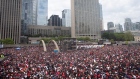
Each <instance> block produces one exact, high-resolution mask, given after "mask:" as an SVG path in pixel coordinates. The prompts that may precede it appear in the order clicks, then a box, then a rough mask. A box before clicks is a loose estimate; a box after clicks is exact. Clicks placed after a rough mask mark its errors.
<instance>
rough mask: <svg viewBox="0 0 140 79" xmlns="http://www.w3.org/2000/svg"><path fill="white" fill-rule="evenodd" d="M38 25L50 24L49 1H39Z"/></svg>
mask: <svg viewBox="0 0 140 79" xmlns="http://www.w3.org/2000/svg"><path fill="white" fill-rule="evenodd" d="M37 14H38V16H37V25H47V23H48V0H38V11H37Z"/></svg>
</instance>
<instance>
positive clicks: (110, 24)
mask: <svg viewBox="0 0 140 79" xmlns="http://www.w3.org/2000/svg"><path fill="white" fill-rule="evenodd" d="M112 27H114V23H113V22H108V23H107V28H108V30H110V28H112Z"/></svg>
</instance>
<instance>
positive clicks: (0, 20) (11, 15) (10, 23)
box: [0, 0, 22, 43]
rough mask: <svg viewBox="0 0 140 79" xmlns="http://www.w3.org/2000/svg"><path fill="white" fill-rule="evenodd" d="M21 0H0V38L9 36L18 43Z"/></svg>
mask: <svg viewBox="0 0 140 79" xmlns="http://www.w3.org/2000/svg"><path fill="white" fill-rule="evenodd" d="M21 2H22V1H21V0H0V34H1V37H0V38H1V39H6V38H11V39H13V41H14V43H20V34H21Z"/></svg>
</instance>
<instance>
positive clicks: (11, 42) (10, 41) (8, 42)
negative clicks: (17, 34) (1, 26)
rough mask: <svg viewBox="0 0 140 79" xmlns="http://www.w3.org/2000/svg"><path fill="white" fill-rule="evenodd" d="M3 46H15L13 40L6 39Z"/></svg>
mask: <svg viewBox="0 0 140 79" xmlns="http://www.w3.org/2000/svg"><path fill="white" fill-rule="evenodd" d="M3 44H14V41H13V40H12V39H11V38H6V39H4V40H3Z"/></svg>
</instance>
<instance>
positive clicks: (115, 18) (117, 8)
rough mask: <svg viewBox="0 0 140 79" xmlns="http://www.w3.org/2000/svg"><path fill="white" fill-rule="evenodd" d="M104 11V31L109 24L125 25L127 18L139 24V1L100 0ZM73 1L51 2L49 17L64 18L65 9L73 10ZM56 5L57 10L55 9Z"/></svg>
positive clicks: (50, 0)
mask: <svg viewBox="0 0 140 79" xmlns="http://www.w3.org/2000/svg"><path fill="white" fill-rule="evenodd" d="M99 2H100V3H101V5H102V9H103V22H104V24H103V25H104V29H107V22H110V21H111V22H114V24H118V23H120V24H121V25H124V22H125V18H131V20H132V22H139V21H140V19H139V17H140V15H139V13H140V11H139V9H140V5H139V4H140V2H139V1H138V0H99ZM70 3H71V0H61V1H58V0H49V1H48V4H49V6H48V17H50V16H51V15H52V14H57V15H59V16H60V17H62V13H61V12H62V10H63V9H71V6H70ZM54 5H55V8H54Z"/></svg>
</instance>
